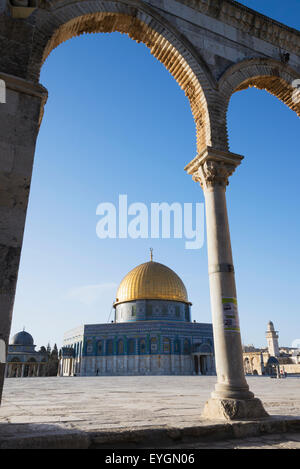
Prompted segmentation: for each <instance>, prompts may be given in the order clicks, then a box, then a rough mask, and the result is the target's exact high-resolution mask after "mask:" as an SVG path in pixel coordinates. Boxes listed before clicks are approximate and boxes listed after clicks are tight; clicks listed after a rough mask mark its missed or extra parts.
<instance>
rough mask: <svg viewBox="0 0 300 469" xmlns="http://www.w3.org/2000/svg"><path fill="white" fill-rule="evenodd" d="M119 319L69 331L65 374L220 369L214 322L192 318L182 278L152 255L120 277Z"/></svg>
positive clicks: (184, 372) (187, 372)
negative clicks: (215, 344) (215, 360)
mask: <svg viewBox="0 0 300 469" xmlns="http://www.w3.org/2000/svg"><path fill="white" fill-rule="evenodd" d="M113 306H114V311H115V318H114V321H112V322H110V323H107V324H87V325H83V326H80V327H78V328H76V329H73V330H71V331H69V332H67V333H66V334H65V336H64V344H63V348H62V351H63V353H62V359H61V362H60V375H61V376H73V375H78V376H79V375H80V376H105V375H106V376H107V375H191V374H215V364H214V354H213V349H214V348H213V332H212V324H205V323H196V322H191V303H190V301H189V299H188V294H187V290H186V288H185V285H184V283H183V282H182V280H181V279H180V277H179V276H178V275H177V274H176V273H175V272H174V271H173V270H172V269H170V268H169V267H167V266H165V265H163V264H160V263H158V262H154V261H153V260H152V254H151V260H150V261H149V262H145V263H143V264H140V265H138V266H137V267H135V268H134V269H132V270H131V271H130V272H129V273H128V274H127V275H126V276H125V277H124V278H123V280H122V281H121V283H120V285H119V287H118V289H117V293H116V298H115V301H114V304H113Z"/></svg>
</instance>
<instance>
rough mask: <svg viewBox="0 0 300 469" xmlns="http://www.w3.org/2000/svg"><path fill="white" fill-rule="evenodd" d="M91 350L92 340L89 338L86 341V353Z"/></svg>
mask: <svg viewBox="0 0 300 469" xmlns="http://www.w3.org/2000/svg"><path fill="white" fill-rule="evenodd" d="M92 352H93V342H92V341H91V340H87V342H86V353H92Z"/></svg>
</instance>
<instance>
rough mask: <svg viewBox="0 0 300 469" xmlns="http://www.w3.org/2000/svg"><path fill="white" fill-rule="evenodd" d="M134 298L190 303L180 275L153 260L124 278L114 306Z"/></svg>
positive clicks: (141, 265)
mask: <svg viewBox="0 0 300 469" xmlns="http://www.w3.org/2000/svg"><path fill="white" fill-rule="evenodd" d="M134 300H171V301H181V302H183V303H189V301H188V296H187V291H186V288H185V286H184V284H183V282H182V280H181V279H180V278H179V277H178V275H177V274H175V272H174V271H173V270H171V269H169V267H167V266H165V265H163V264H159V263H158V262H153V261H150V262H145V263H144V264H140V265H138V266H137V267H135V268H134V269H132V270H131V271H130V272H129V273H128V274H127V275H126V276H125V277H124V278H123V280H122V282H121V283H120V285H119V288H118V291H117V298H116V301H115V303H114V306H116V305H117V304H119V303H123V302H125V301H134Z"/></svg>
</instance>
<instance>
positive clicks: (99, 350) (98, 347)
mask: <svg viewBox="0 0 300 469" xmlns="http://www.w3.org/2000/svg"><path fill="white" fill-rule="evenodd" d="M102 351H103V344H102V340H99V341H98V344H97V354H98V355H101V354H102Z"/></svg>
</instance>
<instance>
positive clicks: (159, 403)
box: [0, 376, 300, 448]
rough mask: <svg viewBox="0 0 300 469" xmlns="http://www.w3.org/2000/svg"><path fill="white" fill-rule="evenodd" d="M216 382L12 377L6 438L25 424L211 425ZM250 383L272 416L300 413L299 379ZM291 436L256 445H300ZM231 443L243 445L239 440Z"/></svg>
mask: <svg viewBox="0 0 300 469" xmlns="http://www.w3.org/2000/svg"><path fill="white" fill-rule="evenodd" d="M215 381H216V378H215V377H213V376H207V377H204V376H188V377H184V376H177V377H174V376H161V377H154V376H143V377H142V376H140V377H82V378H81V377H72V378H56V377H54V378H23V379H20V378H11V379H7V380H6V381H5V386H4V393H3V401H2V406H1V407H0V437H1V436H2V437H3V435H6V436H7V435H8V436H9V435H10V436H12V435H13V434H14V432H19V433H20V432H21V433H22V432H23V433H26V431H27V432H28V428H29V427H28V428H27V427H26V425H24V424H30V431H33V430H34V431H35V432H43V431H46V432H51V431H53V432H55V431H57V430H58V429H59V430H65V431H67V432H70V431H83V432H93V431H94V432H96V431H99V430H101V431H103V430H104V431H105V430H107V431H111V430H114V429H115V430H118V431H119V430H121V431H122V430H126V429H130V428H133V427H134V428H139V429H143V428H145V429H146V428H147V429H149V428H168V427H177V428H184V427H192V426H199V425H201V424H203V425H205V424H206V425H207V422H205V421H203V420H201V411H202V408H203V405H204V403H205V401H206V399H207V398H208V397H209V395H210V392H211V390H212V389H213V387H214V383H215ZM248 383H249V385H250V389H251V390H252V391H253V392H254V393H255V395H256V396H257V397H259V398H261V399H262V401H263V403H264V405H265V408H266V410H267V411H268V412H269V413H270V415H277V416H279V415H281V416H294V417H300V379H299V378H287V379H282V380H276V379H270V378H265V377H249V378H248ZM7 424H12V425H7ZM26 429H27V430H26ZM265 438H267V437H265ZM286 438H287V440H286ZM288 438H289V437H288V435H286V436H285V437H284V441H283V442H279V440H278V439H277V437H275V440H274V444H273V443H271V441H273V440H268V439H267V440H264V441H262V440H261V437H260V438H259V439H256V440H254V441H253V445H254V447H255V444H257V443H258V442H259V443H260V444H261V443H265V444H266V445H269V444H270V445H273V446H275V447H276V445H277V446H278V445H280V444H285V445H290V444H291V445H292V447H299V446H300V443H299V441H300V438H299V435H298V436H297V437H296V434H294V436H293V438H296V440H294V439H292V440H289V439H288ZM297 438H298V439H297ZM250 443H251V442H249V444H250ZM199 444H200V443H199ZM201 444H202V443H201ZM201 444H200V446H199V448H200V447H203V446H201ZM216 444H219V443H216ZM226 444H228V445H230V444H234V445H235V446H234V447H237V446H236V445H237V444H239V443H238V442H237V441H236V440H235V442H233V443H232V442H229V443H226ZM241 444H242V443H241ZM247 444H248V443H247ZM251 444H252V443H251ZM194 445H195V443H194ZM293 445H295V446H293ZM297 445H298V446H297ZM191 447H195V448H196V447H198V446H191Z"/></svg>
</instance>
